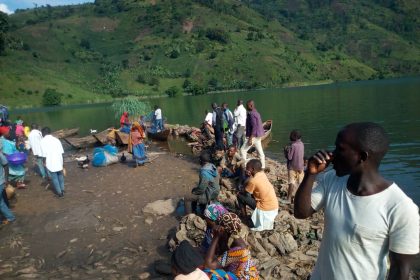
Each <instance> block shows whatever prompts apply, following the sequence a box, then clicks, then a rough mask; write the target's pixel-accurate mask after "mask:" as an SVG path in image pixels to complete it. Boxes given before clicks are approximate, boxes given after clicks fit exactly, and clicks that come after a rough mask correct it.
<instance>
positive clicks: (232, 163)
mask: <svg viewBox="0 0 420 280" xmlns="http://www.w3.org/2000/svg"><path fill="white" fill-rule="evenodd" d="M243 164H245V161H244V160H243V159H242V158H241V156H240V155H239V153H238V151H237V149H236V146H234V145H231V146H230V147H229V149H228V150H227V152H226V154H225V155H224V157H223V158H222V160H221V161H220V167H221V176H222V177H226V178H236V177H239V176H241V175H242V165H243Z"/></svg>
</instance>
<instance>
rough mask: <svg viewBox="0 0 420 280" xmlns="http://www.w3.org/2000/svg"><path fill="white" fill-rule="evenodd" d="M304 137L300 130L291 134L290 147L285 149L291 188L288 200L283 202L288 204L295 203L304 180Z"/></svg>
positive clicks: (288, 191)
mask: <svg viewBox="0 0 420 280" xmlns="http://www.w3.org/2000/svg"><path fill="white" fill-rule="evenodd" d="M301 139H302V136H301V134H300V132H299V131H298V130H296V129H295V130H292V132H290V141H291V143H290V145H289V146H286V147H284V156H285V157H286V159H287V178H288V181H289V188H288V190H287V200H286V201H283V202H284V203H286V204H290V203H292V202H293V199H294V198H295V194H296V191H297V188H298V187H299V185H300V183H302V180H303V175H304V173H303V170H304V168H305V164H304V154H305V147H304V145H303V142H302V140H301Z"/></svg>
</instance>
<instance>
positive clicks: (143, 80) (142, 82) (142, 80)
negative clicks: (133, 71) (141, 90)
mask: <svg viewBox="0 0 420 280" xmlns="http://www.w3.org/2000/svg"><path fill="white" fill-rule="evenodd" d="M136 81H137V82H139V83H140V84H145V83H146V78H145V77H144V76H143V75H141V74H140V75H138V76H137V79H136Z"/></svg>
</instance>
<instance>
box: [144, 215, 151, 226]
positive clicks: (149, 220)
mask: <svg viewBox="0 0 420 280" xmlns="http://www.w3.org/2000/svg"><path fill="white" fill-rule="evenodd" d="M144 222H145V223H146V224H148V225H151V224H152V223H153V218H152V217H147V218H146V219H145V220H144Z"/></svg>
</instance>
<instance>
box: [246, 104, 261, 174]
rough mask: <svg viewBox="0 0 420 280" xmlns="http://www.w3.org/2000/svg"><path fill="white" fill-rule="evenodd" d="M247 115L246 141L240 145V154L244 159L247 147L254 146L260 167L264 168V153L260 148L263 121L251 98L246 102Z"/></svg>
mask: <svg viewBox="0 0 420 280" xmlns="http://www.w3.org/2000/svg"><path fill="white" fill-rule="evenodd" d="M246 107H247V109H248V115H247V117H246V138H247V139H246V141H245V143H244V144H243V145H242V147H241V156H242V158H243V159H244V160H245V161H246V157H247V154H248V151H249V149H251V148H252V147H255V149H257V152H258V156H259V157H260V160H261V164H262V169H265V155H264V151H263V148H262V143H261V141H262V140H261V138H262V136H263V135H264V128H263V123H262V121H261V116H260V113H258V111H257V109H255V104H254V101H253V100H249V101H248V102H247V103H246Z"/></svg>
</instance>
